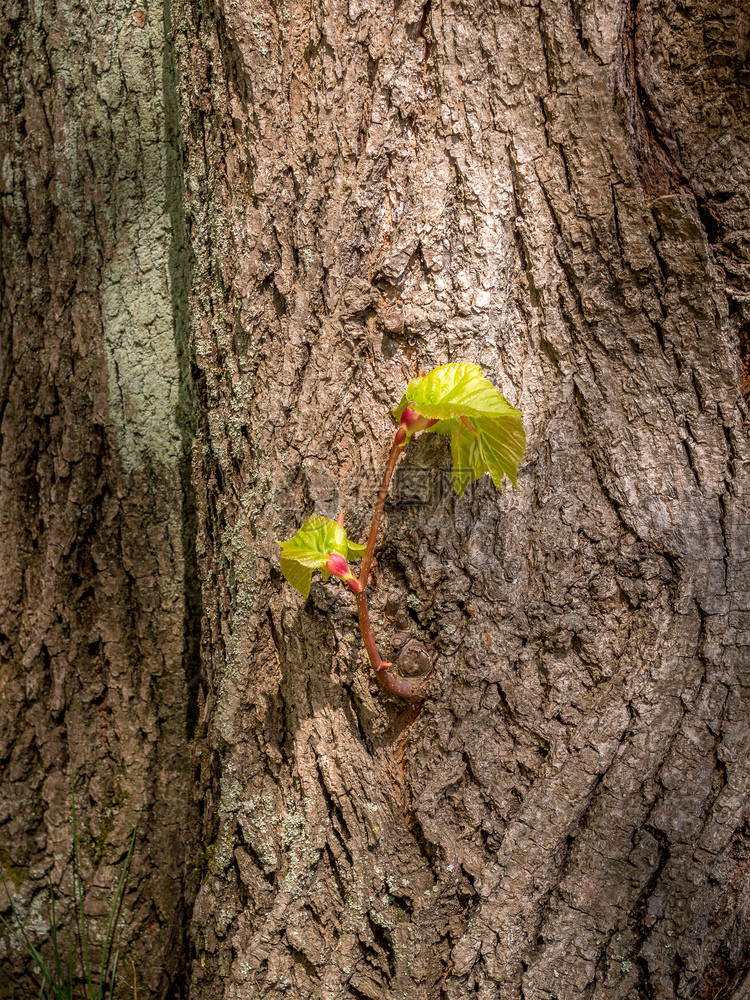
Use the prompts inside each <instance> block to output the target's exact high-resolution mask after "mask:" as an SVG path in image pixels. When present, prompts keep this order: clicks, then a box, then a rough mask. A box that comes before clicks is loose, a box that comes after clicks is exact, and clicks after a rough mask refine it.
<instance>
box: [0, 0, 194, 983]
mask: <svg viewBox="0 0 750 1000" xmlns="http://www.w3.org/2000/svg"><path fill="white" fill-rule="evenodd" d="M7 14H8V17H7V19H6V20H4V21H3V22H2V26H0V50H2V61H3V74H2V78H0V107H1V108H2V112H1V115H2V118H1V121H2V126H1V132H0V143H1V145H0V169H1V170H2V189H1V196H0V197H1V206H2V215H1V217H0V225H1V227H2V229H1V239H2V243H1V254H2V274H1V275H0V288H1V294H2V300H1V305H0V311H1V315H2V335H1V336H2V340H1V341H0V349H1V351H2V375H1V377H0V419H1V423H0V567H1V569H0V633H1V634H0V655H1V666H0V869H1V870H2V874H3V877H4V879H5V881H6V883H7V884H8V887H9V889H10V890H11V891H12V892H13V895H14V903H15V906H16V909H17V911H18V913H19V915H20V917H21V919H22V921H23V923H24V924H25V926H26V927H27V929H28V930H30V931H33V932H35V933H38V934H39V935H40V937H39V939H38V942H37V943H40V942H41V944H42V946H43V951H44V952H45V954H47V955H49V951H48V950H47V949H48V947H49V939H48V897H47V892H48V888H47V887H48V884H49V883H50V882H51V883H52V885H53V886H54V889H55V895H56V897H57V909H58V913H59V915H60V917H61V926H63V925H64V926H65V927H67V928H68V930H72V926H73V922H72V919H71V918H70V916H69V915H68V914H66V909H67V907H66V901H67V902H69V901H70V898H71V892H72V884H71V879H72V851H73V839H72V811H71V776H72V773H73V772H75V775H76V781H75V784H76V800H77V808H78V832H79V840H80V854H81V867H82V874H83V878H84V880H85V881H86V883H87V885H88V886H89V887H90V891H89V892H88V894H87V898H86V911H87V913H88V915H89V919H90V932H91V935H92V949H91V950H92V958H93V960H94V963H95V964H96V956H98V954H99V953H100V948H101V942H102V940H103V937H104V934H105V932H106V926H107V917H108V914H109V909H110V905H111V900H112V897H113V893H114V887H115V886H116V884H117V879H118V877H119V874H120V871H121V868H122V863H123V861H124V858H125V854H126V851H127V847H128V841H129V838H130V834H131V831H132V829H133V827H134V826H135V825H136V823H137V824H138V837H137V843H136V849H135V854H134V858H133V864H132V870H131V874H130V879H129V884H128V890H127V893H126V897H125V900H124V907H123V913H122V926H123V928H124V935H123V941H122V948H121V954H120V972H121V987H122V993H121V995H124V996H130V997H132V996H133V987H132V982H133V975H134V972H135V974H136V975H137V981H138V983H139V985H140V992H139V996H141V997H142V996H144V995H145V996H146V997H151V996H153V997H157V996H163V995H164V993H165V991H166V990H167V988H168V986H169V983H170V982H175V981H179V980H180V979H183V980H184V969H185V949H184V936H185V932H184V921H185V913H184V908H183V905H182V897H183V883H184V882H185V881H186V880H187V881H188V882H189V881H190V879H191V878H192V877H193V876H192V874H191V873H190V869H186V867H185V861H184V855H185V843H186V841H188V840H189V838H190V829H191V826H190V823H189V817H190V794H189V778H190V773H191V772H190V764H189V754H188V753H187V752H186V743H187V741H188V740H189V739H190V736H191V735H192V728H194V726H195V717H196V712H195V697H194V696H191V690H190V679H191V677H192V678H193V688H195V684H196V683H197V677H196V676H195V656H194V655H193V656H192V660H191V649H192V646H191V640H190V637H191V634H192V633H193V632H194V630H195V629H196V628H199V627H200V622H199V616H197V617H196V616H195V610H196V607H195V582H194V581H195V573H194V563H195V557H194V552H195V546H194V541H191V540H190V533H191V532H192V536H193V538H194V526H193V525H192V520H194V518H191V496H192V492H191V491H190V490H189V489H183V486H185V487H189V483H190V474H189V461H190V448H191V445H192V430H191V429H190V421H191V420H192V414H191V411H190V407H189V406H188V405H187V404H188V401H189V399H190V395H191V388H190V386H189V384H188V382H187V378H188V377H189V363H188V361H187V326H186V323H185V321H184V317H185V310H184V300H185V276H184V272H185V261H184V258H185V252H186V251H185V242H184V239H181V233H180V219H181V211H182V209H181V203H180V192H179V183H178V180H179V178H178V174H177V172H176V169H175V167H176V165H177V164H178V163H179V160H178V154H177V151H176V138H175V137H176V132H175V124H176V116H175V109H176V105H175V101H174V97H172V101H171V111H170V105H169V86H170V79H171V78H173V71H172V72H171V77H170V70H171V67H172V65H173V56H172V53H171V49H169V48H168V47H165V45H164V37H165V27H164V14H163V11H162V9H161V7H160V5H159V4H158V3H154V4H153V5H152V6H145V7H144V6H141V7H138V8H136V9H135V10H134V9H133V8H132V7H131V6H130V5H128V4H123V3H118V2H116V0H113V2H111V3H109V4H101V5H98V6H94V7H91V6H88V5H81V4H77V3H75V2H67V0H63V2H58V3H56V4H52V3H45V2H43V3H41V4H37V5H33V4H26V3H25V2H23V0H19V2H17V3H15V2H14V3H11V4H10V5H9V7H8V8H7ZM165 93H166V94H167V98H166V99H165ZM172 93H174V85H173V83H172ZM165 112H166V114H165ZM180 296H181V298H182V304H180ZM192 506H193V507H194V503H193V504H192ZM191 551H192V553H193V557H192V564H191V559H190V553H191ZM191 574H192V575H191ZM188 612H191V614H192V618H190V619H189V616H188ZM191 699H192V703H193V705H192V709H191ZM191 711H192V715H193V720H192V722H191V721H190V719H189V716H190V713H191ZM189 728H190V730H191V731H188V730H189ZM5 914H6V916H10V914H9V911H8V910H7V909H5ZM3 937H4V939H5V940H4V941H3V945H2V954H3V959H2V967H3V970H2V974H0V995H2V996H10V995H14V996H15V997H16V998H25V997H31V996H34V997H36V996H38V986H37V988H34V987H33V986H32V985H31V984H30V983H29V981H21V982H20V983H19V982H16V986H15V993H14V994H11V993H9V992H8V990H9V989H10V988H11V986H10V983H12V981H13V980H14V978H15V977H16V974H17V973H18V971H19V969H20V967H21V966H22V964H23V962H22V956H21V952H20V949H19V948H18V946H17V944H16V943H14V942H12V941H8V940H7V935H3ZM45 941H46V943H45ZM62 945H63V949H66V948H67V941H66V939H65V938H64V937H63V938H62ZM131 958H132V959H133V960H134V962H135V970H134V969H133V968H132V966H131V962H130V959H131ZM126 980H127V982H128V983H129V984H130V985H129V987H128V986H127V983H126Z"/></svg>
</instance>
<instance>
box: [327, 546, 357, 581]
mask: <svg viewBox="0 0 750 1000" xmlns="http://www.w3.org/2000/svg"><path fill="white" fill-rule="evenodd" d="M326 569H327V570H328V572H329V573H330V574H331V576H337V577H338V578H339V580H344V579H346V577H347V576H351V575H352V571H351V570H350V569H349V563H348V562H347V561H346V559H344V557H343V556H342V555H340V554H339V553H338V552H331V553H330V555H329V556H328V562H327V563H326Z"/></svg>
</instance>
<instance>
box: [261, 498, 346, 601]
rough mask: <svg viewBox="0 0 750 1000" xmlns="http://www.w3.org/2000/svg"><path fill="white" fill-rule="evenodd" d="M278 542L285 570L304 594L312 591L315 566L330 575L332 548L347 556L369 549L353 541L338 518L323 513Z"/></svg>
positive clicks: (324, 573) (325, 574) (294, 584)
mask: <svg viewBox="0 0 750 1000" xmlns="http://www.w3.org/2000/svg"><path fill="white" fill-rule="evenodd" d="M278 544H279V545H281V572H282V573H283V574H284V576H285V578H286V579H287V580H288V581H289V583H291V585H292V586H293V587H295V588H296V589H297V590H298V591H299V592H300V594H302V596H303V597H308V595H309V593H310V582H311V580H312V573H313V570H315V569H318V570H321V572H322V573H323V577H324V579H326V580H327V579H328V576H329V574H328V573H327V572H326V570H325V568H324V567H325V565H326V563H327V562H328V557H329V556H330V554H331V553H332V552H338V554H339V555H341V556H343V557H344V559H360V558H361V557H362V556H363V555H364V553H365V546H364V545H357V544H356V543H355V542H350V541H349V539H348V538H347V537H346V531H344V529H343V528H342V527H341V525H340V524H339V523H338V522H337V521H332V520H331V518H329V517H321V516H320V515H319V514H315V515H313V517H309V518H308V519H307V520H306V521H305V523H304V524H303V525H302V527H301V528H300V529H299V531H298V532H297V533H296V534H295V535H294V537H292V538H290V539H289V540H288V541H286V542H279V543H278Z"/></svg>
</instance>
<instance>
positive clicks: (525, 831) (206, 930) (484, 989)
mask: <svg viewBox="0 0 750 1000" xmlns="http://www.w3.org/2000/svg"><path fill="white" fill-rule="evenodd" d="M179 33H180V36H179V40H178V49H179V57H178V58H179V65H180V75H181V78H182V80H183V81H184V83H185V87H184V90H183V92H182V122H183V129H184V135H185V145H186V150H187V156H188V191H189V196H188V202H187V205H188V209H187V210H188V213H189V215H190V217H191V220H192V221H191V227H192V232H193V247H194V249H195V254H196V271H195V277H194V285H193V291H192V299H191V301H192V305H193V309H194V315H195V318H196V322H195V338H196V353H197V365H198V368H199V369H200V377H201V401H202V406H203V412H204V413H205V415H206V424H205V432H204V434H202V435H201V456H200V463H199V467H200V479H201V484H200V487H199V508H200V517H201V522H200V528H199V532H198V537H199V539H200V544H201V546H202V547H201V551H200V554H199V560H200V567H201V570H200V575H201V579H202V581H203V586H204V607H205V609H206V619H205V622H206V629H205V640H206V646H205V647H204V650H205V655H206V662H207V664H208V674H209V690H210V694H209V697H208V700H207V702H206V704H205V706H204V709H203V714H202V727H203V728H202V732H203V733H204V734H205V736H204V743H203V760H204V765H205V777H204V779H203V780H204V787H205V788H206V789H207V791H206V795H207V796H208V801H210V808H207V809H206V811H205V816H206V823H207V825H206V828H205V831H206V832H205V836H207V837H215V845H216V849H215V853H214V854H213V858H212V863H211V868H210V871H209V874H208V877H207V878H206V879H205V881H204V882H203V884H202V887H201V890H200V894H199V897H198V904H197V907H196V909H195V912H194V915H193V923H192V933H193V940H194V942H195V948H196V953H197V955H196V962H195V966H194V973H193V981H192V991H191V996H192V997H194V998H196V1000H198V998H200V1000H204V998H206V1000H207V998H209V997H210V998H218V997H221V998H226V1000H229V998H232V1000H238V998H250V997H253V998H254V997H264V998H272V997H273V998H282V997H284V998H287V997H288V998H290V1000H291V998H298V997H300V998H311V1000H312V998H315V1000H334V998H340V997H342V998H343V997H352V998H362V997H368V998H373V1000H376V998H377V1000H380V998H383V1000H385V998H399V1000H401V998H405V1000H406V998H408V1000H412V998H413V1000H424V998H438V997H447V998H451V1000H464V998H467V997H475V996H476V997H481V998H483V1000H489V998H493V1000H494V998H498V997H501V998H517V997H518V998H520V997H524V998H525V1000H530V998H537V997H540V998H541V997H565V998H571V1000H573V998H580V997H592V998H593V997H596V998H599V997H607V998H615V997H633V996H643V997H655V998H657V997H658V998H672V997H678V996H679V997H686V998H687V997H701V998H703V997H719V996H730V995H733V994H735V995H744V993H743V991H744V990H746V989H747V987H746V986H744V985H741V984H742V983H744V976H745V974H746V967H747V944H748V937H749V936H750V927H749V926H748V921H747V917H746V911H747V903H748V898H749V897H748V868H747V859H748V851H749V850H750V843H749V842H748V834H747V828H746V825H745V824H746V820H747V812H746V810H747V791H748V777H749V775H750V772H749V770H748V743H747V740H748V729H747V713H748V704H747V686H746V685H747V673H746V664H747V659H746V649H745V648H744V647H745V644H746V640H747V637H748V626H749V624H750V619H749V618H748V614H749V613H750V596H749V592H750V576H749V575H748V562H747V542H748V530H747V523H748V497H747V475H746V469H747V465H746V463H747V458H748V445H747V433H746V424H745V418H746V411H745V409H744V406H743V402H742V395H741V389H742V385H741V381H742V377H741V351H742V350H744V347H743V346H742V345H744V344H745V343H746V336H747V313H746V311H745V310H746V309H747V296H748V290H749V289H750V286H749V285H748V271H747V267H748V263H747V261H748V232H750V214H749V203H748V164H749V163H750V155H749V154H750V149H749V148H748V121H749V118H748V114H749V109H748V95H747V87H746V85H747V72H748V64H747V55H748V20H747V16H746V14H743V12H742V5H741V4H739V3H738V2H737V3H714V2H698V3H691V4H689V5H685V4H681V5H677V4H672V3H666V4H665V3H641V4H633V5H630V4H626V3H621V2H611V0H610V2H593V3H586V4H580V5H579V4H575V3H574V4H569V5H564V4H552V3H546V2H544V0H543V2H541V3H540V4H537V5H534V4H528V5H525V4H518V3H510V4H493V3H487V2H483V3H472V4H461V3H453V2H436V0H433V2H432V3H429V2H428V3H427V4H425V5H424V6H422V5H420V4H417V3H413V2H411V3H409V2H407V3H402V4H398V5H396V6H391V5H390V4H379V3H369V2H366V0H364V2H357V0H349V2H347V3H343V2H338V0H331V2H324V3H322V4H307V3H299V2H297V3H295V2H291V0H290V2H288V3H283V4H281V3H280V4H266V3H245V2H243V0H239V2H237V3H232V4H225V5H218V6H215V7H209V6H206V5H201V6H195V7H190V6H189V5H184V6H183V7H182V9H181V14H180V17H179ZM196 36H197V38H198V40H199V44H196ZM743 324H744V325H743ZM454 360H471V361H475V360H476V361H479V362H480V363H481V364H482V365H483V366H484V368H485V370H486V371H487V373H488V374H489V376H490V378H491V379H493V380H494V381H495V382H496V384H497V385H498V386H499V388H500V389H501V390H502V391H503V392H504V393H505V394H506V395H507V396H508V398H509V399H510V400H511V402H513V403H515V404H517V405H519V406H520V407H521V408H522V409H523V411H524V414H525V421H526V428H527V432H528V435H529V449H528V453H527V459H526V462H525V464H524V467H523V470H522V476H521V479H522V484H523V492H520V493H513V492H511V491H505V492H503V493H502V494H498V493H496V492H495V491H494V490H493V489H492V487H491V484H490V483H489V482H486V481H485V482H481V483H480V484H479V485H477V486H476V488H474V489H473V490H471V491H470V492H469V493H468V494H467V496H466V497H465V498H464V499H463V500H460V501H459V500H456V499H455V498H454V497H452V496H451V495H450V492H449V491H447V490H445V489H443V490H442V491H439V495H435V494H434V493H433V495H432V496H431V497H430V498H429V502H428V503H427V504H426V506H422V507H420V508H418V509H411V510H410V509H402V508H394V509H392V510H391V513H390V515H389V518H388V535H387V540H386V542H385V544H384V546H383V547H382V549H381V551H380V555H379V579H378V584H377V589H376V590H375V593H374V595H373V598H372V607H373V619H374V621H375V622H377V624H376V628H379V629H380V634H381V636H384V637H385V640H386V641H385V643H384V646H385V648H384V651H383V655H385V656H387V653H388V648H389V643H390V645H391V648H392V649H393V650H394V651H395V655H393V656H387V658H389V659H397V658H398V650H399V646H400V645H401V644H404V643H405V640H406V639H407V637H408V639H409V647H408V648H409V649H410V650H411V655H413V654H414V650H415V643H418V644H419V648H424V650H426V651H427V652H428V654H429V656H430V657H431V658H432V659H433V661H434V663H435V666H436V673H435V676H434V678H433V680H432V682H431V685H430V699H429V700H428V701H427V703H426V704H425V706H424V708H423V710H422V711H421V713H419V715H418V716H416V717H415V714H414V713H413V711H412V710H411V709H410V708H409V707H404V706H403V705H400V704H397V703H395V702H391V701H388V700H387V699H386V698H384V697H383V696H382V695H381V694H380V693H379V692H378V691H377V689H376V688H375V686H374V682H373V680H372V678H371V677H370V676H369V675H368V673H367V671H366V669H365V668H364V667H363V656H362V652H361V650H360V647H359V642H358V637H357V632H356V625H355V619H354V613H353V607H352V604H353V602H352V600H351V598H350V597H347V595H346V594H345V593H344V592H343V588H341V587H340V586H337V585H336V584H333V583H332V584H328V585H323V584H322V583H319V584H317V585H314V587H313V591H312V594H311V597H310V600H309V601H308V602H307V603H306V604H302V602H301V601H300V600H299V598H298V596H297V595H296V594H295V593H294V592H293V591H292V590H291V588H290V587H288V586H285V585H284V584H283V583H282V580H281V579H280V577H279V574H278V569H277V552H278V550H277V548H276V547H275V544H274V539H275V538H284V537H288V536H289V535H291V533H292V532H293V531H294V529H295V528H296V526H297V525H298V524H299V523H300V522H301V520H302V518H303V517H304V516H306V515H308V514H310V513H312V512H313V511H319V512H321V513H324V514H327V515H329V516H335V515H336V511H337V509H338V506H339V504H341V505H342V506H343V507H344V510H345V513H346V517H347V526H348V527H349V528H350V529H353V531H354V537H356V538H358V539H359V540H361V539H362V538H363V537H364V534H365V533H366V527H367V519H368V512H369V509H370V506H371V504H372V502H373V499H374V496H375V493H376V474H377V473H378V472H379V470H380V469H382V466H383V462H384V459H385V454H386V450H387V443H388V440H389V437H390V433H391V432H390V426H391V425H390V423H389V418H388V411H389V410H390V409H391V407H392V406H393V405H394V404H395V402H396V401H397V400H398V399H399V397H400V395H401V392H402V388H403V386H404V384H405V382H406V381H407V379H408V378H409V377H410V376H411V375H413V374H415V373H416V370H417V366H418V365H422V366H423V367H431V366H433V365H436V364H440V363H444V362H447V361H454ZM411 461H412V463H413V464H418V465H424V466H427V467H429V468H433V469H435V468H440V467H443V468H444V467H445V466H446V465H447V461H448V459H447V454H446V451H445V450H444V449H443V448H442V447H441V445H440V443H439V442H424V443H422V444H420V445H418V446H417V447H416V448H415V449H414V450H413V451H412V454H411ZM402 472H403V470H402ZM406 655H407V657H408V656H409V654H406ZM423 655H424V654H423ZM218 789H220V793H219V792H218Z"/></svg>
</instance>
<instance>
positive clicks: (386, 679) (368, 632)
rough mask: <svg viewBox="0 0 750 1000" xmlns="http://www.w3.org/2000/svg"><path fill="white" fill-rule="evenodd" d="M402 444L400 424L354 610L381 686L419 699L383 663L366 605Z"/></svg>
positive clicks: (413, 690) (411, 685) (384, 480)
mask: <svg viewBox="0 0 750 1000" xmlns="http://www.w3.org/2000/svg"><path fill="white" fill-rule="evenodd" d="M405 444H406V431H405V430H404V428H403V427H399V429H398V430H397V431H396V437H395V438H394V440H393V444H392V445H391V452H390V454H389V456H388V464H387V465H386V467H385V473H384V475H383V482H382V483H381V484H380V492H379V493H378V500H377V503H376V504H375V513H374V515H373V518H372V525H371V526H370V536H369V538H368V539H367V551H366V552H365V558H364V562H363V563H362V571H361V573H360V574H359V592H358V593H357V614H358V616H359V630H360V632H361V633H362V641H363V642H364V644H365V649H366V650H367V657H368V659H369V661H370V666H371V667H372V669H373V670H374V671H375V676H376V677H377V679H378V682H379V683H380V685H381V687H383V688H385V690H386V691H390V693H391V694H395V695H398V697H400V698H406V699H407V700H409V701H411V700H414V699H419V698H420V695H419V694H418V693H417V689H416V688H415V687H414V685H413V684H410V683H409V681H404V680H401V679H400V678H398V677H394V676H393V674H392V673H390V672H389V670H388V666H390V664H388V665H386V664H384V663H383V660H382V659H381V658H380V653H379V652H378V647H377V644H376V642H375V636H374V635H373V634H372V627H371V625H370V614H369V611H368V608H367V581H368V580H369V577H370V566H371V564H372V557H373V553H374V552H375V542H376V541H377V537H378V528H379V527H380V522H381V520H382V517H383V510H384V509H385V498H386V496H387V495H388V487H389V486H390V484H391V479H392V478H393V471H394V469H395V468H396V463H397V462H398V460H399V457H400V455H401V452H402V451H403V450H404V445H405Z"/></svg>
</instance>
